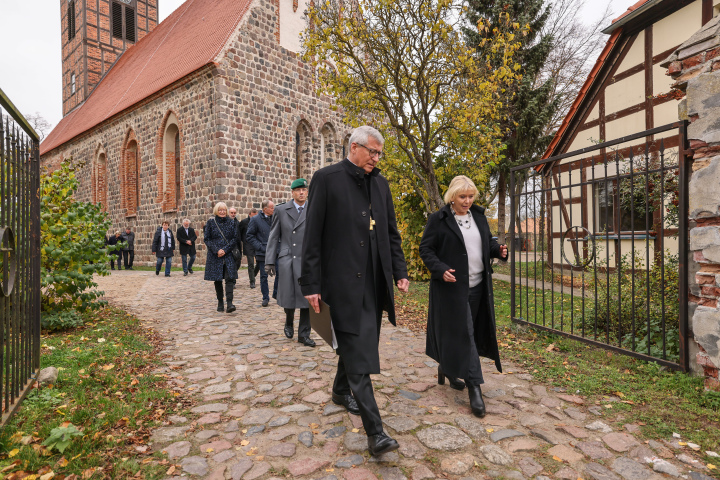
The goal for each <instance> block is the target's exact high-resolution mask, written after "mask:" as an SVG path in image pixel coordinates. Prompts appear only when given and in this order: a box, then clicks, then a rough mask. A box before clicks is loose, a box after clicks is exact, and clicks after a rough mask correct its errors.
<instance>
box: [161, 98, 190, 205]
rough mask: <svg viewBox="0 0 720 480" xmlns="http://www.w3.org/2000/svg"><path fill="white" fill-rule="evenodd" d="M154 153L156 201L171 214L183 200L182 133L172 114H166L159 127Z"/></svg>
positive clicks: (183, 156)
mask: <svg viewBox="0 0 720 480" xmlns="http://www.w3.org/2000/svg"><path fill="white" fill-rule="evenodd" d="M158 140H159V141H158V147H157V152H156V164H157V172H158V176H157V185H158V198H157V201H158V202H159V203H161V204H162V210H163V212H172V211H176V210H178V209H179V208H180V205H181V204H182V200H183V199H184V198H185V192H184V188H183V179H184V172H183V168H182V165H183V163H182V162H183V159H184V158H185V155H184V145H183V141H182V131H181V130H180V127H179V122H178V119H177V117H176V116H175V114H174V113H173V112H168V113H167V114H166V118H165V121H164V122H163V124H162V126H161V127H160V138H159V139H158Z"/></svg>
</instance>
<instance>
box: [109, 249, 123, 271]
mask: <svg viewBox="0 0 720 480" xmlns="http://www.w3.org/2000/svg"><path fill="white" fill-rule="evenodd" d="M122 258H123V254H122V250H119V251H117V252H111V253H110V268H112V269H115V262H116V261H117V268H118V270H122Z"/></svg>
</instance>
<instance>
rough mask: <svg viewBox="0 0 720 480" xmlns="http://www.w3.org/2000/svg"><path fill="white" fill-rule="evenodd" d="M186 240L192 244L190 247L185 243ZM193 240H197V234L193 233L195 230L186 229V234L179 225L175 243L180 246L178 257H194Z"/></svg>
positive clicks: (183, 228)
mask: <svg viewBox="0 0 720 480" xmlns="http://www.w3.org/2000/svg"><path fill="white" fill-rule="evenodd" d="M188 240H190V241H191V242H192V245H188V244H187V243H185V242H187V241H188ZM195 240H197V233H195V229H194V228H192V227H190V228H188V233H187V234H186V233H185V227H183V226H182V225H180V227H179V228H178V229H177V241H178V245H179V246H180V255H195Z"/></svg>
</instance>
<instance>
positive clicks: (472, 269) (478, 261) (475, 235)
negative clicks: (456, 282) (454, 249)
mask: <svg viewBox="0 0 720 480" xmlns="http://www.w3.org/2000/svg"><path fill="white" fill-rule="evenodd" d="M455 219H456V220H457V221H458V223H462V225H460V231H461V232H462V234H463V239H464V240H465V250H467V256H468V273H469V275H470V288H472V287H475V286H477V285H479V284H480V282H482V272H483V270H484V269H485V268H484V265H483V259H482V238H481V237H480V229H479V228H478V226H477V225H475V219H473V218H472V214H471V213H470V212H468V213H467V215H455ZM467 221H469V222H470V223H469V224H468V223H466V222H467ZM467 225H470V228H465V227H466V226H467Z"/></svg>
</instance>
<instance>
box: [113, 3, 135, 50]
mask: <svg viewBox="0 0 720 480" xmlns="http://www.w3.org/2000/svg"><path fill="white" fill-rule="evenodd" d="M111 9H112V10H111V12H110V20H111V22H112V36H113V37H115V38H119V39H121V40H126V41H128V42H132V43H134V42H135V39H136V38H137V35H136V32H135V30H136V23H137V22H136V21H135V9H134V8H132V7H129V6H127V5H122V4H120V3H118V2H112V5H111Z"/></svg>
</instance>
